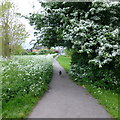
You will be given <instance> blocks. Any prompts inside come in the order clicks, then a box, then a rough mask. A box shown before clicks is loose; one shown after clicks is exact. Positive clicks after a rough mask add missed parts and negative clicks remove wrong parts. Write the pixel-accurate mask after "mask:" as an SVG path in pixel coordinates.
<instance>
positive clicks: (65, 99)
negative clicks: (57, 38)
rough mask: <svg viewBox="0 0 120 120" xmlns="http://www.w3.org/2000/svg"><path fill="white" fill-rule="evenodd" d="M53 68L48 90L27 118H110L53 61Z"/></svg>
mask: <svg viewBox="0 0 120 120" xmlns="http://www.w3.org/2000/svg"><path fill="white" fill-rule="evenodd" d="M53 67H54V70H53V78H52V81H51V83H50V88H49V90H48V92H46V93H45V95H44V96H43V97H42V99H41V100H40V101H39V102H38V104H37V105H36V107H35V108H34V109H33V111H32V112H31V114H30V115H29V117H28V118H110V116H109V115H108V113H107V112H106V110H105V109H104V108H103V107H102V106H101V105H99V104H98V102H97V100H96V99H94V98H93V97H92V96H91V95H90V94H89V93H88V92H87V91H86V89H84V88H82V87H80V86H78V85H76V84H75V83H74V82H73V81H72V80H70V78H69V76H68V75H67V74H66V72H65V71H64V69H63V68H62V67H61V66H60V65H59V63H58V62H57V61H56V60H55V59H54V61H53ZM59 70H61V71H62V75H61V76H60V75H59Z"/></svg>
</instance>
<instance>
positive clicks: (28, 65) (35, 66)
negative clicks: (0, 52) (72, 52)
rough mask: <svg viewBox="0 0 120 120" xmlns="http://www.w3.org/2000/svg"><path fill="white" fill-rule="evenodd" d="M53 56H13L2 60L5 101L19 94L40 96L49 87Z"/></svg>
mask: <svg viewBox="0 0 120 120" xmlns="http://www.w3.org/2000/svg"><path fill="white" fill-rule="evenodd" d="M52 58H53V57H52V56H51V55H48V56H40V55H38V56H37V55H36V56H34V55H33V56H13V57H12V58H11V59H8V60H6V61H4V60H2V61H1V62H2V63H3V67H2V70H3V72H2V76H3V78H2V82H3V84H2V87H3V89H2V90H3V95H2V97H3V101H9V100H10V99H11V98H12V97H15V96H16V95H17V94H19V93H20V94H26V93H31V94H33V95H35V96H37V95H40V94H41V93H42V92H43V91H44V90H45V89H46V87H47V81H49V78H50V74H49V73H52Z"/></svg>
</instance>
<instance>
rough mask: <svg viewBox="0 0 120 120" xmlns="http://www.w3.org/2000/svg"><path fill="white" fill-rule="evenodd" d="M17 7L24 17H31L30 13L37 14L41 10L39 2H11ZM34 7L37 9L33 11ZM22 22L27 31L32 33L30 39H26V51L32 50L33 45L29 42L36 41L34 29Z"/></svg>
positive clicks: (22, 20)
mask: <svg viewBox="0 0 120 120" xmlns="http://www.w3.org/2000/svg"><path fill="white" fill-rule="evenodd" d="M11 1H12V2H13V3H14V4H15V6H16V7H17V9H18V11H17V12H19V13H21V14H22V15H29V13H33V12H37V11H38V10H40V9H41V6H40V3H39V2H38V1H37V0H11ZM33 5H34V6H35V8H34V9H33ZM20 21H21V22H22V23H23V24H24V25H25V26H26V30H27V31H28V32H29V33H30V36H29V38H27V39H26V42H25V43H24V44H23V47H24V48H25V49H27V48H31V47H32V45H30V44H29V42H30V41H31V40H32V39H34V29H33V27H32V26H30V25H29V22H28V21H27V20H26V19H24V18H22V19H20Z"/></svg>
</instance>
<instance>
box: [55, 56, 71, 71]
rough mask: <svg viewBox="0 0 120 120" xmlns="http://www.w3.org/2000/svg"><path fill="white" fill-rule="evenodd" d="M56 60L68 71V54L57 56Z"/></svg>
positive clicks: (69, 60)
mask: <svg viewBox="0 0 120 120" xmlns="http://www.w3.org/2000/svg"><path fill="white" fill-rule="evenodd" d="M57 61H58V62H59V63H60V65H61V66H63V67H64V69H65V71H66V72H68V71H69V70H70V63H71V57H68V56H59V57H58V58H57Z"/></svg>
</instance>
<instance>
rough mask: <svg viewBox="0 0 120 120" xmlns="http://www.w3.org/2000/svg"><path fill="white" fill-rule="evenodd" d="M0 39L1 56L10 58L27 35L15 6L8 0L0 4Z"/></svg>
mask: <svg viewBox="0 0 120 120" xmlns="http://www.w3.org/2000/svg"><path fill="white" fill-rule="evenodd" d="M0 17H1V19H0V28H1V29H0V38H1V46H2V56H3V57H6V56H10V55H11V54H12V53H13V52H14V48H15V46H16V45H21V44H22V43H23V42H24V40H25V38H26V37H28V33H27V32H26V31H25V26H24V25H23V24H22V23H20V21H19V20H18V17H17V15H16V11H15V6H14V4H13V3H11V2H10V1H9V0H5V1H1V2H0Z"/></svg>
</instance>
